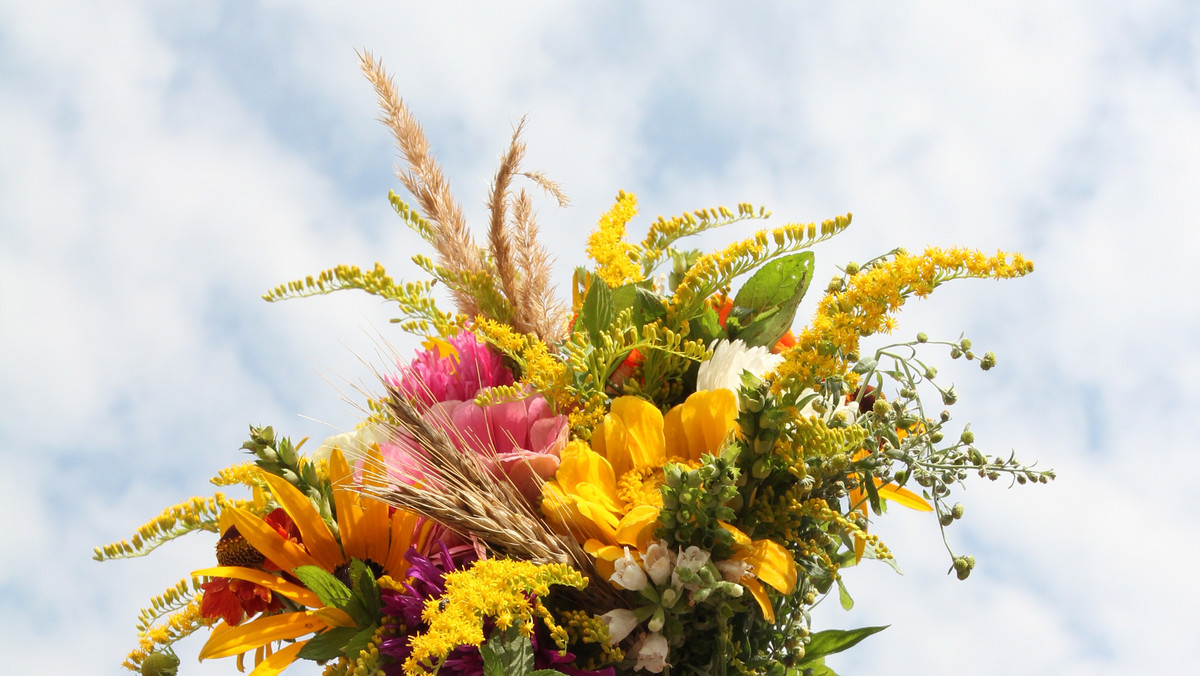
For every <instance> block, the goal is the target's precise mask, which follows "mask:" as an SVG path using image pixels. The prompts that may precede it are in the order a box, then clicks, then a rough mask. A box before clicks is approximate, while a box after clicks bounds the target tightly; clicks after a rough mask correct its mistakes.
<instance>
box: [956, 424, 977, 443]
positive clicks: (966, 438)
mask: <svg viewBox="0 0 1200 676" xmlns="http://www.w3.org/2000/svg"><path fill="white" fill-rule="evenodd" d="M958 439H959V441H961V442H963V443H964V444H967V445H968V446H969V445H971V444H973V443H975V433H974V432H972V431H971V428H969V427H968V428H966V429H964V430H963V431H962V434H961V435H960V436H959V437H958Z"/></svg>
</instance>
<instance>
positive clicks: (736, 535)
mask: <svg viewBox="0 0 1200 676" xmlns="http://www.w3.org/2000/svg"><path fill="white" fill-rule="evenodd" d="M717 523H719V524H721V528H724V529H725V530H727V531H729V532H730V533H731V534H732V535H733V544H734V546H735V547H741V548H747V547H749V546H750V536H749V535H746V534H745V533H743V532H742V531H740V530H738V529H737V527H735V526H734V525H733V524H728V523H725V522H724V521H718V522H717Z"/></svg>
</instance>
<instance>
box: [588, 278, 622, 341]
mask: <svg viewBox="0 0 1200 676" xmlns="http://www.w3.org/2000/svg"><path fill="white" fill-rule="evenodd" d="M612 295H613V294H612V289H610V288H608V284H606V283H605V282H604V280H603V279H600V278H599V277H596V276H594V275H593V276H592V283H591V284H590V285H588V292H587V296H586V297H584V299H583V306H582V307H580V308H579V319H580V320H582V321H583V328H584V329H586V330H587V332H588V336H590V337H591V339H592V343H593V344H596V345H598V344H600V333H601V332H603V331H604V330H605V329H607V328H608V327H609V325H610V324H612V322H613V319H614V318H615V316H616V313H615V312H614V311H613V298H612Z"/></svg>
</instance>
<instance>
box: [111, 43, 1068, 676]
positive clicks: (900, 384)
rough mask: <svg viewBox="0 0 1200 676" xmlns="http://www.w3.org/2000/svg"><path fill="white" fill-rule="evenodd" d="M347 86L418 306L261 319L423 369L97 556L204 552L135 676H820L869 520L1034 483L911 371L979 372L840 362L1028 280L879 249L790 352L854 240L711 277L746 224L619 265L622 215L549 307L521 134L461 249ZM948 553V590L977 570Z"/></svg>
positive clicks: (262, 452)
mask: <svg viewBox="0 0 1200 676" xmlns="http://www.w3.org/2000/svg"><path fill="white" fill-rule="evenodd" d="M363 69H364V71H365V72H366V74H367V76H368V78H369V79H370V81H371V82H372V84H373V85H374V87H375V89H376V91H377V93H378V95H379V100H380V102H381V104H382V108H383V120H384V122H385V123H386V124H387V125H388V127H389V128H390V129H391V130H392V132H393V133H394V135H395V138H396V141H397V144H398V147H399V149H400V151H401V154H402V155H403V157H404V158H405V160H406V161H407V168H406V169H404V170H402V171H400V172H399V178H400V180H401V182H402V183H403V184H404V186H405V188H407V189H408V191H409V192H410V193H411V194H412V195H413V196H414V197H415V204H416V205H417V206H416V208H414V207H412V206H410V205H409V204H407V203H405V202H403V201H402V200H401V199H400V198H399V197H397V196H396V195H395V194H391V195H389V198H390V200H391V203H392V205H393V206H394V207H395V210H396V213H397V214H398V215H399V216H400V218H401V220H402V221H403V222H404V223H405V224H406V225H407V226H409V227H410V228H412V229H413V230H414V231H416V232H417V233H418V234H419V235H420V236H421V237H422V238H423V239H425V240H426V241H427V242H428V243H429V244H430V246H431V247H432V250H433V252H434V254H435V256H434V257H433V258H429V257H426V256H423V255H418V256H415V257H414V260H415V261H416V263H417V264H418V265H419V266H420V267H421V268H422V269H423V270H425V271H426V272H427V273H428V274H429V277H430V280H429V281H424V282H413V283H406V284H400V283H397V282H396V281H394V280H393V279H392V278H391V277H390V276H389V275H388V273H387V272H386V270H385V269H384V268H383V267H382V266H380V265H378V264H376V266H375V267H374V268H373V269H368V270H363V269H360V268H357V267H351V266H339V267H336V268H333V269H331V270H327V271H325V272H322V273H320V274H319V275H316V276H312V277H307V278H305V279H303V280H300V281H295V282H291V283H288V284H285V285H283V286H280V287H278V288H276V289H274V290H272V291H270V292H269V293H267V294H266V296H265V298H266V300H268V301H278V300H282V299H287V298H294V297H302V296H310V295H316V294H326V293H331V292H334V291H339V290H342V289H359V290H362V291H366V292H368V293H371V294H374V295H377V296H380V297H381V298H383V299H385V300H387V301H390V302H391V303H392V304H393V307H394V308H395V310H396V311H397V312H398V314H399V315H400V317H399V319H397V320H396V321H397V322H398V324H399V327H400V328H401V329H403V330H405V331H408V332H411V333H415V334H417V335H419V336H421V337H422V338H423V339H424V343H423V345H424V349H423V350H421V351H420V352H418V353H417V354H416V356H415V357H413V358H412V359H411V361H408V360H405V361H404V362H402V363H400V364H398V365H397V367H395V368H394V369H388V370H387V371H386V372H385V373H383V374H382V377H381V379H380V380H381V384H380V389H379V391H378V392H376V393H374V394H367V395H366V398H365V402H364V406H363V411H364V420H363V421H362V423H361V425H359V426H358V427H357V429H355V430H354V431H352V432H350V433H347V434H341V435H337V436H334V437H332V438H330V439H327V440H325V441H324V442H323V443H321V444H319V445H318V446H317V448H316V449H315V450H313V451H312V453H309V454H305V453H303V452H302V450H301V447H302V446H303V445H304V443H303V442H299V443H292V441H290V440H289V439H288V438H287V437H284V436H280V435H278V434H277V433H276V432H275V431H274V430H273V429H272V428H271V427H261V428H260V427H252V428H251V429H250V437H249V440H248V441H246V442H245V444H243V446H242V448H243V449H244V450H245V451H246V452H247V453H249V455H250V456H251V459H250V461H249V462H246V463H243V464H238V465H234V466H232V467H230V468H227V469H225V470H222V471H221V472H220V473H219V474H218V475H217V476H216V477H215V478H214V479H213V483H214V484H216V485H217V486H219V487H228V486H235V485H236V486H241V487H244V488H245V489H247V492H246V493H245V494H244V495H245V497H244V498H237V499H235V498H229V497H226V496H225V495H224V494H223V493H216V494H215V495H214V496H213V497H212V498H209V499H200V498H195V499H192V500H190V501H187V502H184V503H182V504H180V505H177V506H175V507H171V508H170V509H168V510H166V511H165V512H164V513H163V514H162V515H160V516H159V517H157V518H156V519H154V520H153V521H151V522H150V523H149V524H147V525H145V526H143V527H142V528H140V529H139V530H138V531H137V533H136V534H135V535H134V536H133V538H132V539H131V540H130V541H128V542H120V543H116V544H112V545H108V546H105V547H101V548H98V549H97V550H96V558H97V559H100V560H105V559H112V558H122V557H129V556H139V555H144V554H147V553H149V552H150V551H152V550H153V549H154V548H155V547H157V546H159V545H161V544H163V543H164V542H167V541H169V540H171V539H174V538H176V537H179V536H181V535H184V534H186V533H190V532H193V531H208V532H212V533H215V534H217V535H218V537H219V539H218V540H217V543H216V556H215V561H204V562H197V564H196V570H193V571H190V572H189V573H188V574H187V576H186V577H185V578H184V579H183V581H181V582H180V583H179V584H178V585H177V586H175V587H172V588H170V589H168V590H167V591H166V592H165V593H164V594H163V595H161V596H159V597H157V598H154V599H153V600H152V601H151V604H150V607H149V608H147V609H146V610H144V611H143V613H142V615H141V617H140V618H139V622H138V632H139V645H138V647H137V648H136V649H135V650H134V651H133V652H132V653H131V654H130V655H129V658H128V660H127V661H126V662H125V666H126V667H127V668H129V669H130V670H133V671H139V670H140V671H141V673H143V674H174V673H176V671H177V669H178V664H179V660H178V658H177V657H176V656H175V654H174V652H173V650H172V648H171V645H172V644H173V643H174V642H175V641H178V640H180V639H182V638H184V637H185V636H187V635H189V634H192V633H196V632H200V633H202V634H203V635H204V636H205V638H204V641H205V642H204V645H203V648H202V649H201V650H200V658H201V659H215V658H223V657H235V658H236V660H237V666H238V668H239V669H244V668H245V663H246V661H247V659H249V660H250V661H251V662H252V663H253V665H254V666H253V671H252V672H251V673H252V674H254V675H255V676H264V675H269V674H276V673H279V672H280V671H282V670H284V669H285V668H286V667H288V666H289V665H291V664H293V663H294V662H296V661H298V660H299V661H302V660H311V661H313V662H316V663H318V664H322V665H324V673H326V674H377V673H383V674H401V673H402V674H406V675H408V676H417V675H419V674H432V673H448V674H487V675H489V676H491V675H500V674H518V675H521V674H575V675H579V674H624V673H639V672H650V673H673V674H779V675H784V674H787V675H796V676H799V675H801V674H832V673H833V672H832V670H831V669H830V668H829V667H828V666H826V665H825V664H824V658H825V656H827V655H829V654H831V653H835V652H838V651H841V650H844V649H846V648H849V647H851V646H853V645H855V644H856V643H858V642H859V641H861V640H862V639H863V638H865V637H867V636H869V635H870V634H872V633H874V632H877V631H879V630H880V629H882V627H866V628H863V629H858V630H854V631H830V630H826V631H817V632H812V629H811V627H810V616H809V609H810V608H811V607H812V606H813V604H814V603H816V602H817V600H818V599H819V598H820V597H822V596H823V595H826V594H832V593H834V590H835V588H836V593H837V594H838V596H839V597H840V599H841V602H842V604H843V605H844V606H847V607H849V605H850V603H851V600H850V596H849V594H848V592H847V590H846V586H845V584H844V581H843V572H844V571H845V570H846V569H847V568H849V567H851V566H854V565H856V564H858V563H860V562H861V561H862V560H863V559H875V560H878V561H882V562H884V563H886V564H888V565H891V566H893V567H895V565H896V564H895V562H894V561H893V560H892V556H891V554H890V553H889V551H888V549H887V547H886V546H885V545H884V544H883V543H882V542H881V541H880V540H879V538H878V537H877V536H876V535H874V534H872V533H870V532H869V529H868V526H869V523H870V521H871V520H872V518H873V517H878V516H880V515H882V514H883V513H884V511H885V509H886V508H887V506H888V504H889V503H895V504H898V505H901V506H903V507H906V508H909V509H913V510H918V511H921V512H928V513H930V514H931V516H932V517H933V518H936V519H937V520H938V521H939V522H940V524H941V526H942V527H943V528H944V527H946V526H949V525H950V524H951V523H953V522H954V521H955V520H956V519H958V518H960V517H961V516H962V506H961V505H959V504H951V503H950V496H951V493H952V490H953V488H955V487H956V486H959V485H961V483H962V482H963V480H964V479H966V478H967V477H968V475H971V474H977V475H979V476H981V477H987V478H989V479H993V480H995V479H997V478H998V477H1000V476H1002V475H1007V476H1010V477H1012V478H1014V480H1015V481H1017V482H1019V483H1026V482H1029V481H1033V482H1037V483H1045V482H1046V481H1048V480H1049V479H1052V478H1053V476H1054V475H1053V473H1052V472H1048V471H1035V470H1034V469H1032V468H1031V467H1027V466H1024V465H1022V464H1021V463H1020V462H1019V461H1017V460H1016V459H1015V458H1012V457H997V456H990V455H987V454H985V453H984V452H982V451H981V450H979V449H978V448H976V446H975V445H974V439H973V436H972V434H971V432H970V430H969V428H967V429H964V430H962V431H961V433H960V434H950V433H948V430H947V424H948V422H949V420H950V414H949V413H948V412H947V411H945V410H933V408H931V407H930V406H929V404H928V403H927V402H928V395H929V394H931V393H932V392H936V393H937V404H938V406H937V408H938V409H941V406H942V405H944V406H947V407H948V406H950V405H951V404H953V403H954V401H955V392H954V388H953V387H946V386H943V385H942V384H941V382H940V381H938V380H936V369H935V368H934V367H933V366H932V365H930V364H929V363H927V362H926V356H925V355H926V351H927V349H928V348H931V347H934V346H940V347H941V348H942V349H947V350H948V351H949V352H950V356H951V357H953V358H960V357H961V358H965V359H967V360H978V363H979V365H980V366H981V367H982V368H983V369H984V370H988V369H989V368H991V367H992V366H994V365H995V363H996V359H995V356H994V355H992V353H990V352H988V353H986V354H984V355H982V356H979V355H977V354H975V353H974V352H973V351H972V346H971V343H970V341H968V340H966V339H959V340H954V341H936V340H930V339H928V338H927V337H926V336H925V335H923V334H919V335H918V336H917V337H916V339H915V340H909V341H897V342H890V343H887V344H883V345H880V346H877V347H874V348H873V349H871V350H867V349H866V348H865V347H864V346H862V345H861V344H860V341H861V340H862V339H863V338H866V337H869V336H873V335H877V334H886V333H888V332H890V331H891V329H892V328H893V322H894V319H893V315H894V314H895V312H896V311H897V310H898V309H899V308H900V306H901V305H902V304H903V303H904V302H905V300H907V299H908V298H910V297H912V296H917V297H923V296H925V295H927V294H928V293H929V292H931V291H932V290H933V289H934V288H936V287H937V286H938V285H940V284H942V283H943V282H946V281H949V280H951V279H957V278H963V277H977V278H986V277H991V278H996V279H1005V278H1011V277H1019V276H1022V275H1025V274H1027V273H1029V272H1030V271H1031V270H1032V265H1031V264H1030V263H1029V262H1028V261H1026V260H1025V259H1023V258H1022V257H1021V256H1020V255H1017V254H1006V253H998V254H996V255H994V256H986V255H983V254H981V253H978V252H975V251H967V250H960V249H955V250H940V249H928V250H926V251H925V252H924V253H922V254H919V255H914V254H911V253H908V252H906V251H904V250H901V249H897V250H894V251H891V252H889V253H887V254H885V255H883V256H880V257H878V258H874V259H871V260H870V261H868V262H866V263H864V264H861V265H858V264H853V263H852V264H848V265H846V266H845V267H844V271H843V272H842V274H839V275H838V276H836V277H834V278H833V279H832V280H831V281H830V282H829V283H828V285H827V286H826V287H825V288H824V290H823V293H824V295H823V296H822V298H821V300H820V302H819V304H818V305H817V309H816V313H815V316H814V318H813V319H812V321H811V323H810V324H809V325H808V326H806V327H804V328H802V329H800V330H799V332H798V333H794V332H793V328H792V327H793V324H794V320H795V315H796V312H797V307H798V305H799V303H800V301H801V299H803V298H804V297H805V295H806V293H807V292H808V290H809V288H810V285H811V282H812V276H813V254H812V253H811V252H810V251H809V250H808V249H809V248H810V247H811V246H812V245H814V244H817V243H819V242H821V241H824V240H826V239H829V238H830V237H833V236H834V235H836V234H838V233H839V232H841V231H842V230H843V229H845V228H846V227H847V226H848V225H849V224H850V215H849V214H847V215H845V216H839V217H837V218H835V219H833V220H828V221H825V222H823V223H821V224H819V225H817V224H811V223H810V224H786V225H780V226H776V227H772V228H770V229H765V230H760V231H758V232H757V233H755V234H754V235H753V236H751V237H749V238H746V239H744V240H742V241H738V242H736V243H734V244H732V245H730V246H728V247H726V248H725V249H723V250H720V251H717V252H714V253H702V252H699V251H693V250H688V249H687V248H685V247H683V246H682V244H681V243H682V242H683V240H684V239H685V238H687V237H689V236H692V235H696V234H699V233H701V232H706V231H709V230H712V229H714V228H718V227H723V226H727V225H731V224H734V223H737V222H741V221H752V220H763V219H767V218H768V217H769V214H768V212H767V211H765V210H764V209H762V208H757V207H752V206H750V205H747V204H742V205H739V206H738V207H737V209H735V210H730V209H725V208H723V207H718V208H712V209H703V210H700V211H695V212H692V213H689V214H684V215H682V216H678V217H675V218H669V219H667V218H659V219H658V220H656V221H654V222H653V223H651V224H650V226H649V229H648V232H647V234H646V235H645V238H644V239H643V240H642V241H641V242H640V243H634V242H633V241H631V240H630V239H629V237H628V236H627V232H626V228H627V225H628V224H629V223H630V222H631V220H632V219H633V217H634V215H635V214H636V211H637V206H636V204H637V203H636V200H635V198H634V197H633V196H632V195H630V194H627V193H620V194H619V195H618V196H617V200H616V204H615V205H613V207H612V209H611V210H609V211H608V212H607V213H605V214H604V215H603V216H602V217H601V218H600V222H599V224H598V226H597V227H596V229H595V231H594V232H593V233H592V234H591V236H590V237H589V238H588V244H587V254H588V256H589V257H590V258H591V260H592V262H593V264H592V265H591V266H590V267H581V268H579V269H577V270H576V272H575V275H574V278H573V279H572V284H571V286H572V302H571V304H570V305H569V306H566V305H564V304H562V303H560V302H559V301H558V300H557V298H556V296H555V295H554V290H553V286H552V284H551V280H550V266H549V260H550V256H549V254H548V252H547V251H545V250H544V249H543V248H542V246H541V244H539V242H538V236H537V235H538V229H537V225H536V223H535V221H534V218H533V210H532V207H531V197H530V195H529V193H528V192H527V191H526V190H525V189H519V190H515V189H514V188H513V184H514V182H515V181H517V180H520V179H528V180H530V181H531V182H532V184H534V185H536V186H539V187H541V188H543V189H545V190H546V191H547V192H549V193H550V194H551V195H553V196H555V197H558V198H559V199H560V200H561V199H562V195H561V191H560V190H559V189H558V187H557V186H556V185H555V184H554V183H552V182H550V181H549V180H548V179H546V178H545V177H544V176H542V175H541V174H538V173H536V172H525V171H523V170H522V168H521V163H522V156H523V152H524V145H523V144H522V142H521V139H520V134H521V127H520V126H518V127H517V130H516V132H515V133H514V135H513V138H512V142H511V144H510V145H509V147H508V149H507V151H506V152H505V153H504V155H503V157H502V160H501V164H500V168H499V170H498V171H497V173H496V176H495V181H494V184H493V187H492V190H491V194H490V196H489V198H488V205H489V207H490V221H489V223H488V228H487V245H486V247H481V246H477V245H476V244H475V243H474V241H473V239H472V235H471V233H470V231H469V230H468V229H467V228H466V226H465V224H464V219H463V216H462V212H461V210H460V208H459V206H458V204H457V203H456V202H455V201H454V200H453V199H452V198H451V196H450V193H449V190H448V188H447V185H446V181H445V178H444V177H443V174H442V172H441V170H440V168H439V166H438V164H437V163H436V162H435V161H434V159H433V158H432V157H431V155H430V153H429V150H428V144H427V141H426V139H425V137H424V135H423V133H422V131H421V128H420V126H419V125H418V124H417V122H416V121H415V120H414V119H413V117H412V116H411V114H410V113H409V111H408V109H407V108H406V107H405V106H404V104H403V103H402V102H401V100H400V99H399V97H398V96H397V95H396V94H395V92H394V91H393V88H392V84H391V82H390V80H389V79H388V78H387V76H386V75H385V74H384V73H383V71H382V69H381V68H380V67H379V66H378V65H377V64H376V63H375V61H374V60H373V59H372V58H371V57H370V55H364V56H363ZM660 271H663V272H662V273H661V274H660ZM435 283H436V284H439V285H441V286H442V287H443V288H445V289H447V290H448V293H449V296H450V298H451V300H452V301H453V304H454V308H455V311H453V312H450V311H444V310H442V309H440V308H439V306H438V305H437V303H436V301H435V298H434V294H433V291H434V284H435ZM951 559H952V566H951V570H952V571H953V572H954V573H955V574H957V576H958V577H959V578H966V577H967V575H968V574H969V573H970V572H971V569H972V567H973V566H974V559H972V558H971V557H969V556H956V555H954V554H953V553H951ZM214 564H215V565H214Z"/></svg>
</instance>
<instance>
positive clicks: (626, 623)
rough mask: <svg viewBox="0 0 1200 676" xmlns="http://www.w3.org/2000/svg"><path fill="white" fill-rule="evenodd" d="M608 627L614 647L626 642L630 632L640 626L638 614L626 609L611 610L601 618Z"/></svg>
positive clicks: (610, 640) (609, 636) (609, 637)
mask: <svg viewBox="0 0 1200 676" xmlns="http://www.w3.org/2000/svg"><path fill="white" fill-rule="evenodd" d="M600 619H602V620H604V623H605V624H607V625H608V640H609V642H610V643H612V644H613V645H616V644H618V643H620V642H621V641H623V640H625V637H626V636H628V635H629V632H631V631H633V629H634V628H635V627H637V626H638V619H637V613H635V612H633V611H632V610H626V609H624V608H617V609H616V610H610V611H608V612H607V613H604V614H603V615H601V616H600Z"/></svg>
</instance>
